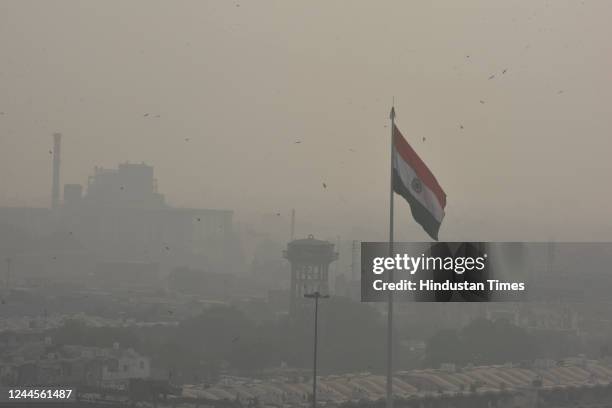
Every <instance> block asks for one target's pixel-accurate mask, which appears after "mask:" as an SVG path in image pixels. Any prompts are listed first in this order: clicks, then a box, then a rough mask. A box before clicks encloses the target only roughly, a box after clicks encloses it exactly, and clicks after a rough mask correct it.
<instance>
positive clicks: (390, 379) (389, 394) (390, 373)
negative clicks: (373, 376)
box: [386, 106, 395, 408]
mask: <svg viewBox="0 0 612 408" xmlns="http://www.w3.org/2000/svg"><path fill="white" fill-rule="evenodd" d="M389 119H391V166H390V183H389V257H393V150H394V147H393V130H394V128H395V106H391V113H390V114H389ZM392 281H393V270H389V282H392ZM386 408H393V292H392V291H389V299H388V305H387V401H386Z"/></svg>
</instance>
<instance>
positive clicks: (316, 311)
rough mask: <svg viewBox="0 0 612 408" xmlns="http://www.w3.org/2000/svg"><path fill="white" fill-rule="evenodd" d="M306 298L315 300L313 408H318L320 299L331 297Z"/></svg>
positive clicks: (311, 295) (316, 296)
mask: <svg viewBox="0 0 612 408" xmlns="http://www.w3.org/2000/svg"><path fill="white" fill-rule="evenodd" d="M304 297H305V298H308V299H314V301H315V313H314V356H313V360H314V361H313V364H312V408H317V336H318V320H319V299H327V298H329V295H322V294H320V293H319V292H318V291H316V292H314V293H306V294H304Z"/></svg>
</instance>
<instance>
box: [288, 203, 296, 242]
mask: <svg viewBox="0 0 612 408" xmlns="http://www.w3.org/2000/svg"><path fill="white" fill-rule="evenodd" d="M290 235H291V236H290V237H289V241H290V242H291V241H293V240H294V239H295V208H293V209H292V210H291V231H290Z"/></svg>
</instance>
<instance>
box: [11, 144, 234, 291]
mask: <svg viewBox="0 0 612 408" xmlns="http://www.w3.org/2000/svg"><path fill="white" fill-rule="evenodd" d="M61 141H62V137H61V135H60V134H58V133H56V134H54V135H53V151H52V153H53V167H52V173H53V176H52V188H51V208H17V207H0V225H3V228H12V229H15V231H18V232H22V233H23V234H25V235H27V236H31V237H34V238H38V237H52V241H53V243H52V244H50V245H46V246H44V245H43V246H42V247H41V245H38V247H37V248H36V249H35V250H34V249H31V250H26V251H25V252H24V250H23V248H24V246H23V245H22V246H20V251H19V253H6V254H2V255H5V256H7V257H11V258H12V259H14V260H15V262H13V265H14V270H15V273H16V274H19V273H20V272H23V273H25V274H27V273H28V272H32V271H37V272H38V273H40V274H42V275H49V276H57V275H58V274H59V275H61V274H65V275H70V274H77V275H84V274H90V275H94V274H95V275H99V274H100V273H103V271H104V270H108V269H109V268H108V266H109V265H121V267H120V268H119V269H122V270H124V271H128V274H129V271H132V270H133V271H136V272H134V274H132V275H134V276H136V275H138V276H148V275H151V276H153V275H156V274H157V273H158V271H159V273H160V274H161V275H164V274H165V273H167V272H168V271H170V270H172V269H173V268H175V267H178V266H186V267H191V268H199V269H204V270H209V271H214V272H217V273H224V272H228V271H229V272H232V271H235V269H236V268H239V257H237V256H236V253H235V248H236V246H237V245H236V238H235V235H234V232H233V226H232V224H233V219H232V218H233V212H232V211H231V210H224V209H200V208H176V207H172V206H170V205H168V204H167V203H166V201H165V198H164V196H163V194H160V193H159V192H158V189H157V180H156V179H155V177H154V169H153V167H152V166H150V165H147V164H145V163H129V162H126V163H121V164H119V166H118V167H117V168H111V169H108V168H102V167H94V169H93V173H92V174H91V175H90V176H89V178H88V181H87V185H86V186H85V187H83V186H82V185H80V184H66V185H65V186H64V189H63V201H61V200H60V197H61V196H62V194H61V188H60V186H61V184H60V183H61V178H60V172H61V166H60V165H61V161H60V152H61ZM7 251H8V252H10V248H9V249H6V250H5V252H7ZM51 260H52V261H53V262H50V261H51ZM77 260H78V261H77ZM138 264H140V265H138ZM147 267H150V268H151V273H150V274H147V272H146V271H144V270H143V268H144V269H146V268H147ZM111 275H113V276H111ZM115 275H117V274H109V278H110V279H111V281H109V282H107V283H110V284H113V282H112V281H114V278H115V277H116V276H115ZM21 276H23V274H22V275H21ZM134 276H133V277H132V278H134Z"/></svg>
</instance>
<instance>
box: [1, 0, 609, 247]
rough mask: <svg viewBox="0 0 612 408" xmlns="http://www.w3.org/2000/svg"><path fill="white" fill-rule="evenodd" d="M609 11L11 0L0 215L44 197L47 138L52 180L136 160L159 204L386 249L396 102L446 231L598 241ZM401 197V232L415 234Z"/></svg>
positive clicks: (474, 236)
mask: <svg viewBox="0 0 612 408" xmlns="http://www.w3.org/2000/svg"><path fill="white" fill-rule="evenodd" d="M611 14H612V3H610V2H607V1H603V0H601V1H594V0H592V1H589V0H586V1H565V0H564V1H555V2H551V1H511V2H504V3H495V4H493V3H491V2H488V1H485V0H469V1H468V0H466V1H463V2H461V6H459V5H457V4H455V3H450V2H425V1H421V2H410V3H408V2H400V1H398V2H377V3H376V4H375V5H374V4H373V3H372V2H319V3H318V4H317V5H315V4H314V3H312V2H309V3H300V4H295V3H286V2H281V1H259V2H257V3H254V2H242V1H239V2H221V1H218V2H213V1H210V2H202V1H192V2H188V1H183V2H162V1H131V2H120V1H107V2H95V3H94V2H78V1H54V2H37V1H4V2H2V3H0V47H1V48H2V50H3V64H2V66H1V68H0V90H1V91H2V92H1V94H2V97H0V112H3V113H2V114H0V173H2V174H3V175H4V176H3V177H2V178H1V179H0V205H24V206H35V207H39V206H48V205H49V203H50V193H51V155H50V154H49V149H51V145H52V138H51V135H52V133H54V132H61V133H62V134H63V144H62V185H63V184H64V183H81V184H84V185H86V182H87V177H88V176H89V175H90V174H91V173H92V170H93V167H94V166H96V165H99V166H104V167H116V166H117V164H118V163H120V162H125V161H131V162H141V161H144V162H146V163H148V164H150V165H152V166H154V167H155V173H156V178H157V179H158V181H159V191H160V192H161V193H164V194H165V196H166V199H167V201H168V202H169V203H170V204H172V205H177V206H188V207H203V208H228V209H232V210H234V211H235V214H236V216H235V217H236V219H237V220H238V221H241V222H249V223H251V222H254V220H257V219H259V218H260V217H261V216H262V215H264V214H274V213H277V212H281V214H282V216H283V217H284V219H287V220H288V217H289V212H290V209H291V208H295V209H296V211H297V214H298V225H297V227H298V229H297V232H298V234H299V235H306V234H309V233H313V234H315V235H318V236H323V237H329V236H336V235H342V236H350V235H351V234H355V235H360V238H364V239H372V240H374V239H378V240H383V239H385V238H386V235H385V231H386V228H387V220H386V217H387V206H388V201H387V200H388V184H389V183H388V179H389V174H388V173H389V168H388V156H389V152H388V149H389V126H388V113H389V108H390V105H391V100H392V98H393V97H395V106H396V111H397V124H398V126H399V128H400V129H401V130H402V132H403V134H404V135H405V136H406V138H407V139H408V141H409V142H410V143H411V144H412V145H413V147H414V148H415V150H416V151H417V152H418V153H419V154H420V155H421V157H422V158H423V160H425V162H426V163H427V164H428V165H429V167H430V168H431V169H432V171H433V173H434V174H435V175H436V177H437V178H438V181H439V182H440V184H441V185H442V187H443V188H444V189H445V191H446V193H447V195H448V206H447V208H446V218H445V220H444V222H443V224H442V228H441V231H440V239H442V240H454V239H458V240H464V239H465V240H487V239H501V240H504V239H506V240H512V239H516V240H530V239H540V240H541V239H548V238H554V239H560V240H610V239H612V224H610V223H609V222H606V221H605V220H606V219H607V218H609V217H611V216H612V210H611V209H610V206H609V205H608V202H609V201H610V199H612V186H611V185H610V183H609V182H608V179H609V174H610V172H611V170H612V161H610V160H609V152H610V151H611V150H612V139H611V138H610V135H609V134H610V131H611V130H612V112H611V110H612V108H611V107H610V106H611V105H610V103H609V100H610V99H611V97H612V82H611V81H610V72H612V71H611V68H612V60H611V59H610V55H612V53H611V51H612V49H611V48H612V46H611V45H610V42H609V41H608V40H607V39H608V38H610V35H611V34H612V30H611V29H610V26H609V22H608V16H610V15H611ZM492 76H494V77H492ZM481 101H482V103H481ZM146 114H148V116H144V115H146ZM158 115H159V117H157V116H158ZM462 126H463V129H462V128H461V127H462ZM423 137H425V138H426V139H425V140H423ZM187 139H188V140H187ZM296 141H300V143H295V142H296ZM323 183H325V184H326V185H327V188H323ZM396 203H397V206H396V209H397V210H396V211H397V212H396V225H397V231H398V239H414V240H426V239H427V238H426V234H425V233H424V232H423V231H422V230H421V229H420V227H419V226H418V225H416V224H415V223H414V222H413V220H412V217H411V216H410V210H409V208H408V206H407V204H405V203H404V202H403V200H401V199H399V198H398V199H396ZM355 231H358V232H355ZM359 231H361V232H359Z"/></svg>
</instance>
